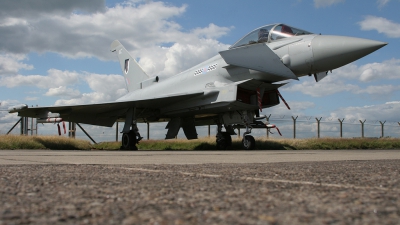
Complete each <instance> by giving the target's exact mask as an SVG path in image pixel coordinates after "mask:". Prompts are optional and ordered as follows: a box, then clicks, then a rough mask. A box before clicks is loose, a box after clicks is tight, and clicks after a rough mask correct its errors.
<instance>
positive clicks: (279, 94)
mask: <svg viewBox="0 0 400 225" xmlns="http://www.w3.org/2000/svg"><path fill="white" fill-rule="evenodd" d="M276 93H277V94H278V96H279V98H281V99H282V101H283V103H285V105H286V107H287V108H288V109H289V110H290V107H289V105H288V104H287V102H286V101H285V99H284V98H283V97H282V95H281V93H279V90H278V89H276Z"/></svg>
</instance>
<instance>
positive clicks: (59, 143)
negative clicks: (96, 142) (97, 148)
mask: <svg viewBox="0 0 400 225" xmlns="http://www.w3.org/2000/svg"><path fill="white" fill-rule="evenodd" d="M92 148H93V145H92V144H91V143H90V142H89V141H85V140H80V139H70V138H67V137H59V136H17V135H0V149H53V150H88V149H92Z"/></svg>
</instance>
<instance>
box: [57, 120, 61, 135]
mask: <svg viewBox="0 0 400 225" xmlns="http://www.w3.org/2000/svg"><path fill="white" fill-rule="evenodd" d="M57 127H58V135H60V136H61V129H60V124H59V123H57Z"/></svg>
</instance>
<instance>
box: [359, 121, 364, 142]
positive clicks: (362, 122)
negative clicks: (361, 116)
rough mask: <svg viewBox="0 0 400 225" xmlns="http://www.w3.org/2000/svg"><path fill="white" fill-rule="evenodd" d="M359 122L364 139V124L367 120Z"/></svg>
mask: <svg viewBox="0 0 400 225" xmlns="http://www.w3.org/2000/svg"><path fill="white" fill-rule="evenodd" d="M359 121H360V123H361V137H362V138H364V123H365V121H366V120H364V121H361V120H359Z"/></svg>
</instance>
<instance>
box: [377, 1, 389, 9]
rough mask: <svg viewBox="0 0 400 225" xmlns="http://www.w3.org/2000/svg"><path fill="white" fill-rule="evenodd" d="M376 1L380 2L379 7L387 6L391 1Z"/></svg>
mask: <svg viewBox="0 0 400 225" xmlns="http://www.w3.org/2000/svg"><path fill="white" fill-rule="evenodd" d="M376 2H377V3H378V7H379V8H380V9H381V8H383V7H385V6H386V5H387V4H388V3H389V2H390V0H377V1H376Z"/></svg>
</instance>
